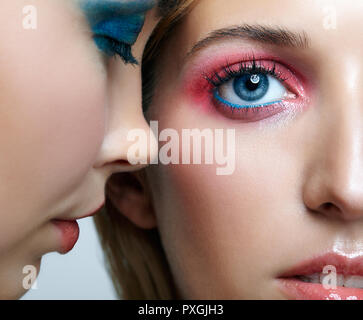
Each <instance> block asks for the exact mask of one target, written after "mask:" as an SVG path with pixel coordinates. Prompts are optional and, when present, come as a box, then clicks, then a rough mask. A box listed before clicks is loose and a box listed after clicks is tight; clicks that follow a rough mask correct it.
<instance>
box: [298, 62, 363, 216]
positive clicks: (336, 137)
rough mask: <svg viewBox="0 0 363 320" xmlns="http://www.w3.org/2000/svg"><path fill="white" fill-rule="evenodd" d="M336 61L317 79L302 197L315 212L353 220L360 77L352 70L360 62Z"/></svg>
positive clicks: (362, 173)
mask: <svg viewBox="0 0 363 320" xmlns="http://www.w3.org/2000/svg"><path fill="white" fill-rule="evenodd" d="M339 65H341V68H342V70H339V71H338V72H336V70H335V72H334V73H335V75H333V74H331V75H330V77H325V80H324V81H321V82H322V83H325V84H324V86H326V88H323V90H322V91H323V92H327V94H326V95H324V96H322V97H321V101H322V102H321V103H320V104H319V105H317V106H316V108H318V109H319V111H318V113H319V116H318V117H317V118H318V120H319V122H318V123H317V124H316V126H314V130H316V134H315V135H314V136H315V140H314V141H311V143H312V148H313V149H314V150H315V151H314V152H313V154H314V156H313V157H312V161H311V162H310V163H309V166H308V170H307V179H306V180H305V185H304V194H303V197H304V202H305V205H306V206H307V207H308V208H309V209H310V210H313V211H314V212H316V213H320V214H323V215H325V216H326V217H329V218H336V219H342V220H357V219H362V218H363V91H362V90H361V88H363V83H362V77H361V76H358V75H361V73H362V65H361V64H360V63H356V64H344V63H343V64H342V63H340V64H339ZM330 69H331V68H330ZM358 70H359V71H358ZM338 75H339V76H338ZM342 75H343V76H342ZM326 76H328V75H326Z"/></svg>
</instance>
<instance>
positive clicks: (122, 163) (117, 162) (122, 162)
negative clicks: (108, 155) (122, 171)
mask: <svg viewBox="0 0 363 320" xmlns="http://www.w3.org/2000/svg"><path fill="white" fill-rule="evenodd" d="M111 164H118V165H122V166H131V163H130V162H128V161H127V160H116V161H113V162H111Z"/></svg>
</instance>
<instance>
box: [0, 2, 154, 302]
mask: <svg viewBox="0 0 363 320" xmlns="http://www.w3.org/2000/svg"><path fill="white" fill-rule="evenodd" d="M111 2H112V5H115V3H118V6H117V8H116V7H112V8H113V10H114V12H117V15H114V16H113V17H112V16H110V15H109V14H110V11H107V10H106V9H107V8H110V7H109V6H111V4H110V3H111ZM96 3H97V5H96V6H95V1H83V0H82V1H78V0H77V1H76V0H55V1H49V0H34V1H32V7H31V8H29V6H27V5H28V4H29V1H22V0H20V1H13V0H7V1H1V4H0V12H1V16H2V19H1V21H0V37H1V38H2V39H3V41H2V42H1V44H0V52H1V54H0V69H1V75H0V87H1V91H0V114H1V116H0V130H1V134H0V148H1V157H0V177H1V184H0V204H1V213H0V220H1V223H0V297H1V298H15V297H17V296H19V295H20V294H21V293H23V292H24V291H25V289H24V287H23V278H24V277H25V276H26V274H23V268H24V267H25V266H27V265H32V266H34V267H35V268H36V269H37V271H39V270H38V269H39V266H40V258H41V256H42V255H43V254H45V253H47V252H50V251H59V252H61V253H65V252H67V251H68V250H70V249H71V247H72V246H73V245H74V243H75V241H76V240H77V236H78V226H77V225H76V223H75V222H74V220H75V219H76V218H79V217H82V216H85V215H88V214H90V213H93V212H94V211H95V210H96V209H98V208H99V207H100V206H101V205H102V204H103V202H104V185H105V181H106V179H107V178H108V177H109V176H110V175H111V174H112V173H113V172H115V171H127V170H131V169H134V167H132V168H131V166H130V165H129V164H128V162H127V149H128V146H129V145H130V144H131V143H132V142H128V140H127V132H128V130H129V129H132V128H140V129H144V130H146V131H148V130H149V128H148V126H147V123H146V121H145V119H144V117H143V114H142V109H141V86H140V83H141V79H140V67H139V66H135V65H132V64H131V63H128V64H126V63H125V61H127V62H134V61H131V56H130V54H125V52H127V48H129V46H130V45H132V44H133V43H134V42H135V41H136V38H137V41H136V42H135V44H134V45H133V46H132V54H133V57H134V58H135V59H136V60H138V61H141V57H142V52H143V49H144V45H145V43H146V41H147V39H148V37H149V35H150V33H151V31H152V29H153V28H154V26H155V24H156V22H157V18H156V15H155V11H154V9H153V10H151V11H149V9H151V8H152V7H153V5H154V4H155V3H154V1H146V0H145V1H136V0H135V1H133V0H128V1H106V0H104V1H98V0H97V2H96ZM92 6H94V7H92ZM146 13H147V16H146V20H145V21H144V18H145V14H146ZM126 14H127V16H125V15H126ZM130 17H131V18H130ZM35 19H36V20H35ZM144 22H145V23H144ZM143 24H144V28H143V29H142V31H141V33H140V34H139V32H140V30H141V27H142V25H143ZM112 26H114V27H115V28H114V30H121V29H122V28H119V29H117V27H118V26H121V27H122V26H123V27H124V28H123V29H122V33H121V31H120V33H119V34H117V33H116V34H114V33H112V32H111V31H112V30H113V29H112ZM33 27H34V29H33ZM94 36H95V38H94ZM96 36H97V38H96ZM105 37H108V38H105ZM110 38H113V39H114V41H119V42H114V44H115V43H116V44H117V45H115V46H114V47H117V46H119V52H123V53H124V56H123V57H122V58H120V57H118V56H117V53H116V55H115V57H110V55H111V54H114V53H115V52H111V49H110V48H111V47H112V45H111V44H110V43H111V42H110V41H111V40H110ZM105 39H108V40H105ZM96 40H97V41H96ZM107 41H108V42H107ZM121 43H122V44H121ZM123 60H125V61H123ZM136 168H137V166H136ZM65 220H67V221H68V220H71V221H73V222H66V221H65ZM55 221H57V223H54V222H55ZM24 271H25V273H27V272H28V271H29V269H27V268H25V269H24Z"/></svg>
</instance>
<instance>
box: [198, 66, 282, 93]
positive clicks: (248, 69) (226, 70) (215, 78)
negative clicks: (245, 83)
mask: <svg viewBox="0 0 363 320" xmlns="http://www.w3.org/2000/svg"><path fill="white" fill-rule="evenodd" d="M222 73H223V74H224V76H221V75H220V74H221V72H214V73H213V75H212V77H209V76H207V75H204V77H205V79H206V80H207V81H208V82H209V83H210V84H211V85H212V86H213V87H214V88H212V91H214V90H215V89H216V88H218V87H219V86H221V85H222V84H224V83H226V82H228V81H230V80H233V79H234V78H237V77H240V76H242V75H244V74H246V73H250V74H255V73H261V74H265V75H270V76H273V77H275V78H276V79H278V80H280V81H281V82H285V81H286V80H287V78H283V77H282V75H281V73H279V72H277V70H276V63H275V62H274V63H273V65H272V67H271V68H269V67H265V66H262V65H258V64H257V60H256V59H252V61H251V62H240V64H239V68H238V69H237V70H233V69H232V66H231V65H229V64H227V65H226V66H225V67H223V68H222Z"/></svg>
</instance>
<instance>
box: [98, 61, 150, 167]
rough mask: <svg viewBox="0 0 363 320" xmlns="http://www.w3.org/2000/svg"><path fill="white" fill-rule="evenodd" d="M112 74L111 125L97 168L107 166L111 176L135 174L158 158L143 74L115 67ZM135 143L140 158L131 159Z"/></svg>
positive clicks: (128, 68)
mask: <svg viewBox="0 0 363 320" xmlns="http://www.w3.org/2000/svg"><path fill="white" fill-rule="evenodd" d="M109 74H110V76H109V80H108V81H109V84H108V105H107V125H106V130H105V136H104V141H103V145H102V147H101V152H100V156H99V158H98V161H97V164H96V167H107V168H109V171H111V173H113V172H116V171H132V170H134V169H138V168H141V167H142V166H144V165H145V164H146V163H147V162H148V160H149V159H150V158H151V157H153V156H154V153H155V144H156V140H155V137H154V136H153V135H152V133H151V132H150V128H149V125H148V123H147V121H146V120H145V117H144V115H143V112H142V96H141V95H142V92H141V72H140V68H139V67H134V66H127V67H123V68H120V67H119V66H118V67H117V65H116V66H115V65H114V68H113V69H112V70H110V73H109ZM132 132H135V133H134V134H131V133H132ZM138 137H141V138H140V139H139V140H137V138H138ZM135 144H137V147H139V148H138V150H140V152H138V153H137V157H136V158H137V159H133V158H132V156H131V159H130V155H129V150H130V147H131V146H133V145H135ZM136 162H137V164H136ZM115 163H118V164H120V163H123V164H125V165H124V166H123V167H120V166H115V165H114V164H115ZM126 164H127V165H126Z"/></svg>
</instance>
